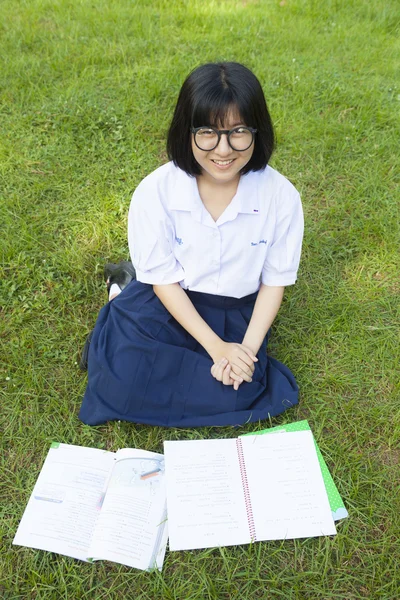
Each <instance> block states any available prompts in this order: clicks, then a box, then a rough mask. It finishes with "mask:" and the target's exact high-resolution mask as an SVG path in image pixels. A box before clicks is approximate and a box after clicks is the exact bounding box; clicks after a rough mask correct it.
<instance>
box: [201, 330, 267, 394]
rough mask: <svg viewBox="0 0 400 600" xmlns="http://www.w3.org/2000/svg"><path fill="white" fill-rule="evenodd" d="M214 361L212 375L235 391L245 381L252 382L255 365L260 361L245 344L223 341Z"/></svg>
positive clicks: (214, 354)
mask: <svg viewBox="0 0 400 600" xmlns="http://www.w3.org/2000/svg"><path fill="white" fill-rule="evenodd" d="M212 359H213V361H214V364H213V366H212V367H211V375H212V376H213V377H215V379H216V380H217V381H222V383H223V384H224V385H232V386H233V389H235V390H238V389H239V386H240V384H241V383H243V381H247V382H249V383H250V382H251V381H252V377H253V373H254V363H255V362H257V361H258V358H257V357H256V356H255V354H254V353H253V351H252V350H250V348H248V347H247V346H245V345H244V344H236V343H229V342H222V341H221V343H220V344H219V347H218V349H217V350H216V352H215V353H213V355H212Z"/></svg>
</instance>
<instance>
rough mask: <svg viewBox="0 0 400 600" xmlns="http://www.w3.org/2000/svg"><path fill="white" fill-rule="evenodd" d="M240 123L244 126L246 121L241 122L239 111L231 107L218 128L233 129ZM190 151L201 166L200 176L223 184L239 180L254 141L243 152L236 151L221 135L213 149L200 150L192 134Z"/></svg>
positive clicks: (249, 157) (250, 154)
mask: <svg viewBox="0 0 400 600" xmlns="http://www.w3.org/2000/svg"><path fill="white" fill-rule="evenodd" d="M204 125H208V123H204ZM240 125H242V126H246V123H243V121H242V120H241V118H240V115H239V113H238V112H237V111H236V110H234V109H232V110H230V111H229V112H228V113H227V115H226V117H225V120H224V122H223V123H221V126H220V127H219V128H218V129H233V128H234V127H240ZM192 152H193V156H194V158H195V159H196V161H197V162H198V163H199V165H200V167H201V170H202V174H201V176H202V177H204V178H205V179H207V180H208V181H209V182H210V183H214V184H221V185H223V184H226V183H232V182H233V181H235V180H239V178H240V171H241V170H242V169H243V167H244V166H245V165H247V163H248V162H249V160H250V159H251V157H252V154H253V152H254V142H253V144H252V145H251V146H250V148H248V149H247V150H244V152H238V151H237V150H233V148H231V147H230V145H229V144H228V138H227V136H226V135H221V139H220V142H219V144H218V146H217V147H216V148H214V150H200V149H199V148H198V147H197V146H196V144H195V142H194V135H193V134H192Z"/></svg>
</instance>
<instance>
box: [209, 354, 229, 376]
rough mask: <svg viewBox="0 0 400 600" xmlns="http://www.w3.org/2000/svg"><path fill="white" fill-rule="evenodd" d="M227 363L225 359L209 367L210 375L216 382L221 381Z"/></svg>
mask: <svg viewBox="0 0 400 600" xmlns="http://www.w3.org/2000/svg"><path fill="white" fill-rule="evenodd" d="M227 362H228V361H227V360H226V358H222V359H221V360H220V361H218V362H217V363H214V364H213V366H212V367H211V375H212V376H213V377H214V378H215V379H217V381H222V377H223V372H224V368H225V366H226V364H227Z"/></svg>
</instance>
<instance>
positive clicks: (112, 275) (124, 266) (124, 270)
mask: <svg viewBox="0 0 400 600" xmlns="http://www.w3.org/2000/svg"><path fill="white" fill-rule="evenodd" d="M104 279H105V280H106V284H107V292H109V291H110V287H111V285H112V284H113V283H116V284H117V285H118V286H119V287H120V288H121V290H123V289H124V288H126V286H127V285H128V283H130V282H131V281H132V279H136V271H135V267H134V266H133V264H132V263H131V262H130V261H126V260H123V261H121V262H119V263H118V264H115V263H108V264H106V266H105V267H104Z"/></svg>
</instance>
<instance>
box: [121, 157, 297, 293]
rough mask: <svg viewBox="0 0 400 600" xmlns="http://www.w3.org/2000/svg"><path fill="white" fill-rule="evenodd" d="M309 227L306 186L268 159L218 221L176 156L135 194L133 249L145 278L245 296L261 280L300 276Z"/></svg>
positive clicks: (278, 282)
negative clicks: (305, 229)
mask: <svg viewBox="0 0 400 600" xmlns="http://www.w3.org/2000/svg"><path fill="white" fill-rule="evenodd" d="M303 227H304V224H303V211H302V206H301V201H300V196H299V193H298V192H297V190H296V189H295V188H294V186H293V185H292V184H291V183H290V182H289V181H288V180H287V179H286V178H285V177H283V175H281V174H280V173H278V171H275V169H272V168H271V167H269V166H267V167H266V169H264V170H263V171H256V172H250V173H248V174H246V175H242V176H241V178H240V181H239V186H238V189H237V193H236V195H235V196H234V197H233V199H232V201H231V203H230V204H229V205H228V206H227V208H226V209H225V211H224V212H223V214H222V215H221V216H220V217H219V219H218V220H217V221H214V220H213V218H212V217H211V215H210V214H209V212H208V211H207V210H206V208H205V207H204V205H203V203H202V201H201V198H200V195H199V191H198V187H197V181H196V178H195V177H190V176H189V175H187V174H186V173H185V172H184V171H182V170H181V169H179V168H178V167H176V166H175V165H174V164H173V163H172V162H169V163H167V164H165V165H163V166H162V167H160V168H159V169H157V170H156V171H154V172H153V173H151V174H150V175H148V176H147V177H146V178H145V179H144V180H143V181H142V182H141V183H140V184H139V186H138V187H137V189H136V191H135V192H134V194H133V196H132V201H131V205H130V209H129V215H128V242H129V251H130V254H131V260H132V262H133V265H134V267H135V269H136V274H137V279H138V281H141V282H143V283H149V284H152V285H155V284H158V285H159V284H168V283H176V282H179V283H180V285H181V286H182V287H183V288H184V289H188V290H192V291H196V292H205V293H207V294H216V295H219V296H232V297H234V298H242V297H243V296H247V295H248V294H252V293H253V292H256V291H257V290H258V289H259V287H260V284H261V282H262V283H264V284H265V285H271V286H286V285H291V284H293V283H295V281H296V277H297V270H298V266H299V261H300V254H301V244H302V238H303Z"/></svg>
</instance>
